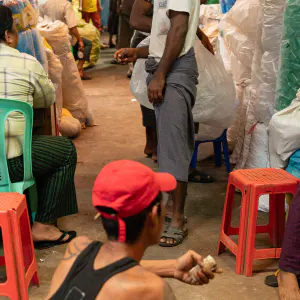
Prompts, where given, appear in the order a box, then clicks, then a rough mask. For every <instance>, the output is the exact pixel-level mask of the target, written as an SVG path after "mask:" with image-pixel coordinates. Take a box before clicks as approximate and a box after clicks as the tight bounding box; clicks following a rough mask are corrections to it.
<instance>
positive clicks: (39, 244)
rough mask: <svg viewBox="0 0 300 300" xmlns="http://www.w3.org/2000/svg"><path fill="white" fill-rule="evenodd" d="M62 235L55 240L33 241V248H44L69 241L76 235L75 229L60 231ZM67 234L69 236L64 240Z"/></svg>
mask: <svg viewBox="0 0 300 300" xmlns="http://www.w3.org/2000/svg"><path fill="white" fill-rule="evenodd" d="M61 233H62V235H61V236H60V238H59V239H57V240H56V241H39V242H34V248H35V249H38V250H45V249H49V248H52V247H55V246H59V245H64V244H67V243H69V242H71V241H72V240H73V239H74V238H75V237H76V236H77V233H76V231H61ZM67 235H69V238H68V239H67V240H66V241H64V238H65V237H66V236H67Z"/></svg>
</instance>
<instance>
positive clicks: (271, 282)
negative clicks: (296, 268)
mask: <svg viewBox="0 0 300 300" xmlns="http://www.w3.org/2000/svg"><path fill="white" fill-rule="evenodd" d="M278 273H279V271H277V272H276V273H275V274H273V275H269V276H267V277H266V278H265V284H266V285H267V286H270V287H274V288H277V287H278V281H277V276H278Z"/></svg>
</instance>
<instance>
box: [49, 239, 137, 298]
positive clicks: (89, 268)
mask: <svg viewBox="0 0 300 300" xmlns="http://www.w3.org/2000/svg"><path fill="white" fill-rule="evenodd" d="M102 245H103V244H102V243H101V242H93V243H91V244H90V245H89V246H88V247H87V248H86V249H85V250H84V251H83V252H82V253H81V254H80V255H79V256H78V258H77V259H76V261H75V263H74V264H73V266H72V268H71V270H70V272H69V273H68V275H67V277H66V279H65V280H64V282H63V283H62V285H61V286H60V288H59V289H58V290H57V292H56V293H55V294H54V295H53V296H52V297H51V298H50V299H51V300H94V299H96V297H97V295H98V294H99V292H100V290H101V289H102V287H103V285H104V284H105V283H106V282H107V281H108V280H109V279H110V278H111V277H113V276H114V275H117V274H119V273H122V272H124V271H127V270H128V269H131V268H133V267H135V266H137V265H138V263H137V262H136V261H135V260H133V259H132V258H130V257H125V258H122V259H121V260H119V261H116V262H115V263H113V264H111V265H108V266H106V267H104V268H102V269H99V270H95V269H94V261H95V258H96V256H97V254H98V252H99V250H100V248H101V247H102Z"/></svg>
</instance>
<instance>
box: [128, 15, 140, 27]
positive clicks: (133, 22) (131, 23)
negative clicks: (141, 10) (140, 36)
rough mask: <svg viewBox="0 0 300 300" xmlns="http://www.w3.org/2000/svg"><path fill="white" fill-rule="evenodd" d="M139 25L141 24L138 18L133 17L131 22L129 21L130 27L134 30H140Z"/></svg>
mask: <svg viewBox="0 0 300 300" xmlns="http://www.w3.org/2000/svg"><path fill="white" fill-rule="evenodd" d="M138 23H139V22H138V21H137V20H136V18H134V17H133V16H131V18H130V21H129V25H130V27H131V28H132V29H134V30H139V24H138Z"/></svg>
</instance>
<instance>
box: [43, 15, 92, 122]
mask: <svg viewBox="0 0 300 300" xmlns="http://www.w3.org/2000/svg"><path fill="white" fill-rule="evenodd" d="M40 20H41V22H40V23H39V25H38V29H39V30H40V32H41V34H42V36H43V37H44V38H45V39H46V40H47V42H48V43H49V44H50V45H51V47H52V49H53V51H54V53H55V54H56V55H57V56H58V58H59V60H60V62H61V64H62V66H63V71H62V92H63V107H64V108H66V109H68V110H69V111H70V112H71V113H72V115H73V117H74V118H76V119H78V120H79V121H80V123H81V125H82V127H85V126H86V125H87V124H89V125H90V126H93V120H92V119H93V117H92V115H90V119H91V120H88V116H89V111H88V102H87V98H86V95H85V93H84V88H83V84H82V81H81V78H80V75H79V72H78V68H77V65H76V62H75V60H74V57H73V54H72V52H71V43H70V39H69V30H68V27H67V25H66V24H64V23H63V22H60V21H55V22H50V21H48V20H43V19H40Z"/></svg>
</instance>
